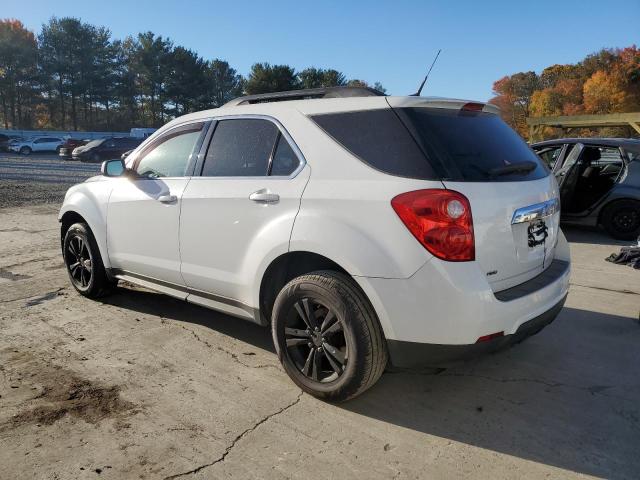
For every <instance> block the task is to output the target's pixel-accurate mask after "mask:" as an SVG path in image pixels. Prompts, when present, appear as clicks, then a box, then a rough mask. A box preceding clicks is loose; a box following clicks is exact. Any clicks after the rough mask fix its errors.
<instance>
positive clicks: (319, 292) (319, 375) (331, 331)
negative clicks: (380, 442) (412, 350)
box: [271, 270, 388, 402]
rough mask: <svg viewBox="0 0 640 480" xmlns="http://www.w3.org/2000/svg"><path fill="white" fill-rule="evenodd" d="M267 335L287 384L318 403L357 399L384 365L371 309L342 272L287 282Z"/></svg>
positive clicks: (381, 343) (322, 272) (385, 355)
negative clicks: (269, 335) (286, 375)
mask: <svg viewBox="0 0 640 480" xmlns="http://www.w3.org/2000/svg"><path fill="white" fill-rule="evenodd" d="M271 333H272V336H273V343H274V345H275V347H276V352H277V354H278V358H279V360H280V362H281V363H282V366H283V367H284V370H285V371H286V372H287V374H288V375H289V377H290V378H291V380H293V381H294V383H295V384H296V385H298V386H299V387H300V388H301V389H302V390H304V391H305V392H306V393H309V394H311V395H313V396H315V397H318V398H321V399H323V400H328V401H331V402H343V401H345V400H348V399H350V398H353V397H356V396H358V395H360V394H361V393H362V392H364V391H365V390H367V389H368V388H370V387H371V386H372V385H373V384H374V383H375V382H376V381H377V380H378V378H380V375H382V372H383V371H384V368H385V366H386V365H387V359H388V353H387V345H386V341H385V339H384V334H383V332H382V328H381V327H380V323H379V321H378V318H377V316H376V313H375V310H374V309H373V307H372V305H371V303H370V302H369V300H368V299H367V297H366V295H365V294H364V292H363V291H362V290H361V289H360V288H359V286H358V284H357V283H356V282H355V281H354V280H353V278H352V277H350V276H349V275H346V274H345V273H342V272H336V271H331V270H317V271H314V272H310V273H307V274H303V275H300V276H298V277H295V278H293V279H292V280H290V281H289V282H288V283H287V284H286V285H285V286H284V287H282V289H281V290H280V292H279V293H278V295H277V297H276V299H275V303H274V305H273V311H272V312H271Z"/></svg>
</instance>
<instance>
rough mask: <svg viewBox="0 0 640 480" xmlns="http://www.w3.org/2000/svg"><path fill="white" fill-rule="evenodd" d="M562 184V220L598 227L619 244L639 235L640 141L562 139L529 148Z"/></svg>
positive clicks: (536, 144)
mask: <svg viewBox="0 0 640 480" xmlns="http://www.w3.org/2000/svg"><path fill="white" fill-rule="evenodd" d="M531 147H532V148H533V149H534V150H535V151H536V153H537V154H538V155H539V156H540V157H541V158H542V159H543V160H544V161H545V162H546V163H547V164H548V165H549V168H551V169H552V171H553V173H554V174H555V176H556V179H557V180H558V184H559V185H560V199H561V203H562V221H563V222H565V223H567V224H577V225H587V226H597V225H602V226H603V227H604V228H605V229H606V230H607V232H609V234H610V235H611V236H612V237H614V238H617V239H620V240H635V239H636V238H638V236H639V235H640V140H635V139H625V138H560V139H557V140H547V141H545V142H539V143H534V144H533V145H532V146H531Z"/></svg>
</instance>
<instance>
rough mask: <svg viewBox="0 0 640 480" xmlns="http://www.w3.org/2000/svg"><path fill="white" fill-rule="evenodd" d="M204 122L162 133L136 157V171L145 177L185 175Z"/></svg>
mask: <svg viewBox="0 0 640 480" xmlns="http://www.w3.org/2000/svg"><path fill="white" fill-rule="evenodd" d="M203 127H204V123H194V124H190V125H187V126H184V127H180V128H176V129H174V130H171V131H169V132H167V133H165V134H164V135H161V136H160V137H158V138H157V139H156V141H155V142H153V143H152V144H151V145H149V147H147V148H146V149H145V150H144V151H143V152H142V153H141V154H140V156H139V157H138V158H137V159H136V167H135V171H136V172H137V173H138V174H139V175H141V176H144V177H150V178H158V177H183V176H185V175H186V173H187V172H186V170H187V165H188V164H189V158H190V157H191V154H192V153H193V149H194V147H195V146H196V143H197V142H198V138H199V137H200V134H201V133H202V129H203Z"/></svg>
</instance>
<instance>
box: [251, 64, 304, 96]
mask: <svg viewBox="0 0 640 480" xmlns="http://www.w3.org/2000/svg"><path fill="white" fill-rule="evenodd" d="M244 88H245V92H246V93H247V94H249V95H254V94H258V93H271V92H283V91H287V90H295V89H297V88H299V83H298V79H297V77H296V73H295V70H294V69H293V68H292V67H290V66H288V65H269V64H268V63H256V64H254V65H253V66H252V67H251V73H250V74H249V78H247V81H246V83H245V87H244Z"/></svg>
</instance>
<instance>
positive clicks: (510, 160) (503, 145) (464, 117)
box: [397, 108, 548, 182]
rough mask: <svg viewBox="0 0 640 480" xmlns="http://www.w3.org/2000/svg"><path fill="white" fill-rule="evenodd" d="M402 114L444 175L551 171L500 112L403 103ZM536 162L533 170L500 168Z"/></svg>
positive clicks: (508, 178)
mask: <svg viewBox="0 0 640 480" xmlns="http://www.w3.org/2000/svg"><path fill="white" fill-rule="evenodd" d="M397 111H398V114H399V115H400V118H402V120H403V121H404V122H405V124H406V125H407V128H408V129H409V130H410V131H411V132H412V133H413V134H414V136H415V138H416V140H417V141H418V143H419V144H420V145H421V146H422V148H423V149H424V150H425V152H426V153H427V156H428V158H429V159H431V160H432V162H433V163H434V164H435V163H436V162H438V164H439V165H440V166H441V168H442V169H443V171H444V178H449V179H451V180H458V181H471V182H474V181H475V182H482V181H503V182H513V181H520V180H536V179H539V178H543V177H545V176H546V175H548V170H547V169H546V167H545V166H544V165H543V163H542V162H541V161H540V159H539V157H538V156H537V155H536V154H535V153H534V152H533V150H531V149H530V148H529V146H528V145H527V144H526V143H525V142H524V141H523V140H522V138H520V136H519V135H518V134H517V133H516V132H515V131H514V130H512V129H511V128H510V127H509V126H508V125H507V124H506V123H504V122H503V121H502V119H501V118H500V117H499V116H498V115H494V114H492V113H486V112H471V111H461V110H453V109H448V108H400V109H397ZM522 162H532V163H533V164H535V168H534V169H533V170H531V171H529V172H521V171H520V172H513V173H510V174H507V175H498V174H497V173H496V172H498V171H499V169H504V167H507V166H509V165H513V164H516V163H522Z"/></svg>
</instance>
